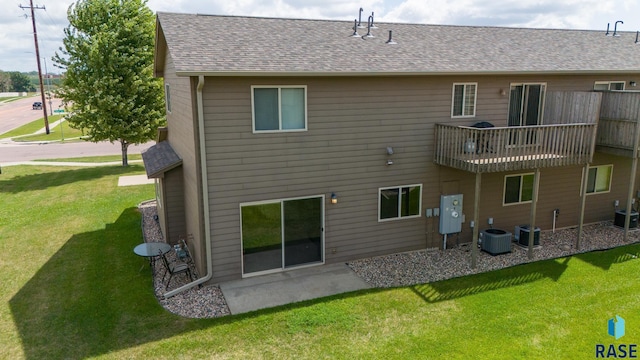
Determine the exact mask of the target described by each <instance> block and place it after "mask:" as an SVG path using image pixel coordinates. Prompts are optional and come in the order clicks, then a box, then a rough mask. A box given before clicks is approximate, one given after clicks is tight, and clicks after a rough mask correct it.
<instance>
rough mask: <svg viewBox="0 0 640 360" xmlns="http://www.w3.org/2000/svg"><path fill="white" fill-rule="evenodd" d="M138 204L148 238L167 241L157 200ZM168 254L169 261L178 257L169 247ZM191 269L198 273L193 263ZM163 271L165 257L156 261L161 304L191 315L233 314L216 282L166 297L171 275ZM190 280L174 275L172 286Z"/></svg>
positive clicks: (155, 273) (156, 280) (155, 272)
mask: <svg viewBox="0 0 640 360" xmlns="http://www.w3.org/2000/svg"><path fill="white" fill-rule="evenodd" d="M138 208H139V209H140V212H141V214H142V234H143V236H144V239H145V242H154V241H156V242H164V238H163V236H162V232H161V231H160V226H159V224H158V222H157V221H156V220H155V216H156V215H157V211H156V202H155V200H152V201H147V202H144V203H141V204H140V205H139V206H138ZM166 256H167V260H169V262H172V261H175V260H176V254H175V252H174V251H169V252H168V253H167V254H166ZM191 271H192V272H193V273H194V274H196V275H197V271H196V269H195V267H194V266H193V265H192V266H191ZM164 273H165V268H164V264H162V261H156V262H155V266H154V269H153V285H154V289H155V294H156V297H157V298H158V301H159V302H160V304H161V305H162V306H163V307H164V308H165V309H167V310H168V311H170V312H172V313H174V314H177V315H180V316H184V317H188V318H214V317H221V316H225V315H229V314H231V312H230V311H229V307H228V306H227V302H226V301H225V299H224V296H223V295H222V291H221V290H220V287H219V286H216V285H203V286H202V287H198V286H195V287H192V288H191V289H189V290H185V291H183V292H181V293H179V294H177V295H175V296H172V297H170V298H167V299H165V298H164V294H165V293H166V292H167V290H165V286H166V285H167V279H168V277H169V276H168V275H167V277H166V278H165V280H164V282H163V281H162V277H163V275H164ZM188 282H189V277H188V276H186V275H184V274H178V275H176V276H174V277H173V278H172V279H171V283H170V284H169V285H170V286H169V290H172V289H176V288H178V287H180V286H182V285H184V284H187V283H188Z"/></svg>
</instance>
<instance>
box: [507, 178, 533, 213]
mask: <svg viewBox="0 0 640 360" xmlns="http://www.w3.org/2000/svg"><path fill="white" fill-rule="evenodd" d="M527 175H533V176H534V177H535V176H536V174H535V173H522V174H510V175H505V176H504V181H503V185H502V206H512V205H522V204H531V203H532V202H533V200H527V201H518V202H512V203H506V202H504V196H505V194H506V193H507V178H508V177H516V176H519V177H520V193H519V194H518V200H521V199H522V179H523V178H524V177H525V176H527Z"/></svg>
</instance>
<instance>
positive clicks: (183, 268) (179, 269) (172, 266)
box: [160, 253, 192, 290]
mask: <svg viewBox="0 0 640 360" xmlns="http://www.w3.org/2000/svg"><path fill="white" fill-rule="evenodd" d="M160 257H161V258H162V263H163V264H164V267H165V271H164V275H162V281H164V278H165V276H167V272H168V273H169V281H167V285H166V287H165V290H167V289H169V284H171V278H173V275H176V274H181V273H185V274H187V275H188V276H189V280H192V277H191V269H190V268H189V265H187V264H185V263H175V262H174V263H170V262H169V260H167V257H166V256H165V254H162V253H161V254H160Z"/></svg>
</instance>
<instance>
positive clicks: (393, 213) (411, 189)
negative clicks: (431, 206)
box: [378, 184, 422, 221]
mask: <svg viewBox="0 0 640 360" xmlns="http://www.w3.org/2000/svg"><path fill="white" fill-rule="evenodd" d="M421 201H422V185H420V184H418V185H406V186H399V187H390V188H380V189H379V190H378V221H386V220H397V219H405V218H415V217H419V216H420V206H421Z"/></svg>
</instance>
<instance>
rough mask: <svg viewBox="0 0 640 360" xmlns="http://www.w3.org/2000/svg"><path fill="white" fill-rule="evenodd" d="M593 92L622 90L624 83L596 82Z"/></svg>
mask: <svg viewBox="0 0 640 360" xmlns="http://www.w3.org/2000/svg"><path fill="white" fill-rule="evenodd" d="M593 90H624V81H596V83H595V84H594V85H593Z"/></svg>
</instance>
